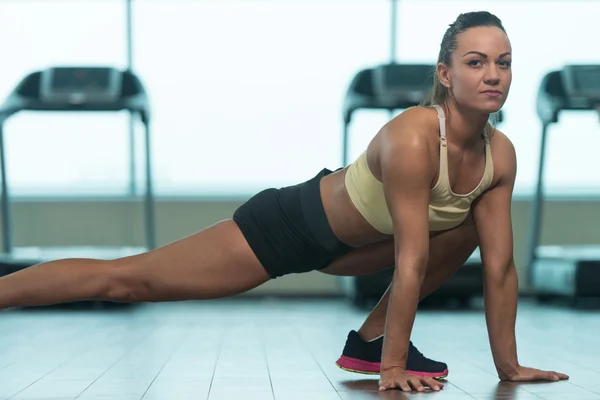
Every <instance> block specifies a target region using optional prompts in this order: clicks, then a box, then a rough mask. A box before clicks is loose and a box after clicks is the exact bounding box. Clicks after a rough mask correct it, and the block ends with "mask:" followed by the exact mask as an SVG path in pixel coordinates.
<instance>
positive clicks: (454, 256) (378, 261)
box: [322, 216, 478, 378]
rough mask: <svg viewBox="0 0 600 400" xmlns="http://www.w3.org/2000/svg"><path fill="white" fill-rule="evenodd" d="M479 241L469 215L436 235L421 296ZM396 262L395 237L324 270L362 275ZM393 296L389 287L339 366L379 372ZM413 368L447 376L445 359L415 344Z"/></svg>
mask: <svg viewBox="0 0 600 400" xmlns="http://www.w3.org/2000/svg"><path fill="white" fill-rule="evenodd" d="M477 245H478V238H477V232H476V230H475V226H474V223H473V220H472V217H471V216H469V217H468V218H467V220H466V221H465V222H464V223H463V224H461V225H460V226H459V227H457V228H455V229H452V230H450V231H446V232H443V233H441V234H438V235H436V236H434V237H433V238H432V239H431V241H430V252H429V262H428V265H427V272H426V276H425V280H424V282H423V286H422V287H421V293H420V298H421V299H423V298H425V297H426V296H428V295H429V294H431V293H432V292H434V291H435V290H436V289H437V288H439V287H440V286H441V285H442V284H443V283H444V282H445V281H447V280H448V279H449V278H450V277H451V276H452V275H454V273H456V271H457V270H458V269H459V268H460V267H461V266H462V265H464V263H465V262H466V261H467V259H468V258H469V256H470V255H471V254H472V253H473V251H474V250H475V249H476V247H477ZM393 265H394V243H393V240H390V241H386V242H382V243H377V244H374V245H371V246H366V247H364V248H361V249H357V250H355V251H353V252H351V253H349V254H347V255H345V256H344V257H341V258H339V259H337V260H336V261H335V262H334V263H332V264H331V266H329V267H327V268H326V269H324V270H322V272H325V273H329V274H333V275H361V274H366V273H373V272H377V271H380V270H383V269H387V268H390V267H392V266H393ZM388 299H389V288H388V290H387V291H386V293H385V294H384V296H383V297H382V299H381V300H380V301H379V303H378V304H377V305H376V306H375V308H374V309H373V310H372V311H371V313H370V314H369V315H368V317H367V318H366V320H365V322H364V323H363V325H362V326H361V328H360V329H359V330H358V332H356V331H351V332H350V334H349V335H348V340H347V342H346V345H345V346H344V351H343V352H342V357H341V358H340V359H339V360H338V366H340V367H341V368H344V369H347V370H351V371H354V372H359V373H378V372H379V363H380V361H381V349H382V345H383V333H384V329H385V318H386V313H387V305H388ZM408 361H409V369H410V370H411V371H412V372H414V373H416V374H418V375H423V376H431V377H436V378H440V377H444V376H446V375H447V374H448V370H447V365H446V364H445V363H441V362H437V361H433V360H430V359H428V358H426V357H425V356H423V355H422V354H421V353H420V352H419V351H418V350H417V349H416V348H415V347H414V346H412V343H411V347H410V348H409V357H408Z"/></svg>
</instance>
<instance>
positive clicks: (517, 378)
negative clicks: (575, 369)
mask: <svg viewBox="0 0 600 400" xmlns="http://www.w3.org/2000/svg"><path fill="white" fill-rule="evenodd" d="M500 379H501V380H503V381H509V382H528V381H553V382H556V381H562V380H565V379H569V376H568V375H565V374H561V373H559V372H554V371H542V370H540V369H535V368H527V367H518V368H517V370H516V373H515V374H512V375H511V376H505V377H500Z"/></svg>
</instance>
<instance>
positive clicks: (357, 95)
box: [338, 62, 503, 308]
mask: <svg viewBox="0 0 600 400" xmlns="http://www.w3.org/2000/svg"><path fill="white" fill-rule="evenodd" d="M434 73H435V65H433V64H398V63H394V62H393V63H389V64H382V65H378V66H374V67H372V68H366V69H363V70H361V71H359V72H358V73H357V74H356V75H355V76H354V78H353V79H352V81H351V83H350V85H349V87H348V89H347V91H346V95H345V99H344V106H343V119H344V130H343V140H342V163H343V164H342V165H344V166H347V165H348V162H349V160H348V147H349V146H348V142H349V135H350V134H349V128H350V125H351V122H352V117H353V115H354V114H355V113H356V112H357V111H359V110H369V109H370V110H389V111H390V113H392V112H394V111H396V110H405V109H407V108H410V107H414V106H417V105H419V104H420V102H421V101H422V100H423V99H424V97H425V96H426V94H428V92H429V90H430V87H431V82H432V81H433V74H434ZM502 118H503V117H502V112H500V113H498V120H499V121H502ZM393 267H394V266H393V265H390V268H388V269H386V270H384V271H381V272H377V273H373V274H369V275H363V276H357V277H338V285H339V287H340V289H341V291H342V293H343V294H344V296H345V297H347V298H348V299H350V301H351V303H352V304H353V305H355V306H357V307H359V308H364V307H368V306H371V305H372V304H373V303H376V302H378V301H379V300H380V298H381V296H383V294H384V293H385V291H386V290H387V288H388V286H389V285H390V283H391V281H392V277H393V273H394V268H393ZM481 296H483V278H482V263H481V256H480V255H479V250H478V249H477V250H476V251H475V252H474V253H473V254H472V255H471V257H470V258H469V259H468V261H467V262H466V264H465V265H464V266H463V267H462V268H460V269H459V270H458V272H457V273H456V274H455V275H454V276H453V277H452V278H451V279H450V280H448V281H447V282H446V283H445V284H444V285H442V287H440V288H439V289H438V290H437V291H435V292H434V293H432V294H431V295H430V296H428V297H427V299H426V301H425V302H424V303H430V304H433V303H445V302H447V300H448V299H456V300H457V301H458V302H459V305H461V306H466V305H468V304H469V302H470V300H471V298H473V297H481Z"/></svg>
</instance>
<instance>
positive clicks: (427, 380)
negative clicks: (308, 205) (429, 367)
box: [422, 378, 444, 391]
mask: <svg viewBox="0 0 600 400" xmlns="http://www.w3.org/2000/svg"><path fill="white" fill-rule="evenodd" d="M422 382H423V384H425V385H427V386H429V387H430V388H431V390H435V391H438V390H440V389H442V388H443V387H444V384H443V383H441V382H438V381H436V380H435V379H433V378H423V380H422Z"/></svg>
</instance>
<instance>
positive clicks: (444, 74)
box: [436, 63, 450, 88]
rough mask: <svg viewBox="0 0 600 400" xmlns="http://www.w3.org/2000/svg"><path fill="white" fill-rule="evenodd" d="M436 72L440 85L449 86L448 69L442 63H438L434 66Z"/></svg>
mask: <svg viewBox="0 0 600 400" xmlns="http://www.w3.org/2000/svg"><path fill="white" fill-rule="evenodd" d="M436 73H437V75H438V79H439V80H440V83H441V84H442V86H444V87H446V88H449V87H450V69H449V68H448V66H447V65H446V64H444V63H438V65H437V67H436Z"/></svg>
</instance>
